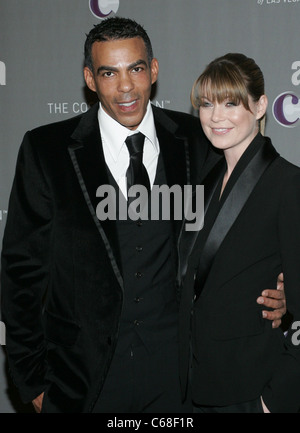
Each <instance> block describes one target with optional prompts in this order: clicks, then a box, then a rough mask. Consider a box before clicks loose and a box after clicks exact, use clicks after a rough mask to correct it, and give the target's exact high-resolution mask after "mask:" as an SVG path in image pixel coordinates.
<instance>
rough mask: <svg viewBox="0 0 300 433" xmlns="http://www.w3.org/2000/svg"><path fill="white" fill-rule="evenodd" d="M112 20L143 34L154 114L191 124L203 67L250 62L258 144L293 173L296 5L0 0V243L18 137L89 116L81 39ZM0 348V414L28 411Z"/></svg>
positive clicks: (298, 92) (299, 85)
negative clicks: (259, 90) (177, 116)
mask: <svg viewBox="0 0 300 433" xmlns="http://www.w3.org/2000/svg"><path fill="white" fill-rule="evenodd" d="M111 15H118V16H123V17H130V18H133V19H135V20H136V21H138V22H139V23H140V24H142V25H143V26H144V27H145V29H146V30H147V32H148V34H149V36H150V38H151V40H152V43H153V49H154V54H155V57H157V58H158V60H159V64H160V72H159V79H158V84H157V86H156V92H155V95H154V97H153V100H152V102H153V104H155V105H157V106H160V107H165V108H168V109H174V110H181V111H185V112H189V113H192V114H195V115H197V113H194V112H193V111H192V107H191V104H190V99H189V95H190V90H191V87H192V85H193V82H194V80H195V79H196V78H197V77H198V75H199V74H200V72H201V71H202V70H203V69H204V67H205V66H206V65H207V64H208V63H209V62H210V61H211V60H212V59H214V58H215V57H217V56H219V55H223V54H225V53H227V52H242V53H244V54H246V55H247V56H251V57H253V58H254V59H255V60H256V61H257V63H258V64H259V65H260V67H261V69H262V71H263V72H264V75H265V80H266V93H267V95H268V98H269V107H268V113H267V125H266V135H268V136H270V137H271V138H272V140H273V143H274V145H275V146H276V148H277V150H278V151H279V152H280V153H281V154H282V156H284V157H285V158H286V159H288V160H289V161H291V162H293V163H294V164H296V165H300V51H299V25H300V0H151V1H149V0H63V1H62V0H0V241H1V243H2V236H3V230H4V227H5V223H6V216H7V206H8V199H9V194H10V189H11V184H12V181H13V176H14V170H15V163H16V157H17V152H18V149H19V146H20V143H21V140H22V138H23V135H24V133H25V132H26V131H27V130H29V129H32V128H35V127H37V126H40V125H42V124H47V123H51V122H56V121H59V120H63V119H67V118H69V117H72V116H76V115H78V114H80V113H82V112H85V111H87V110H88V109H89V106H90V105H91V104H92V103H93V102H94V101H93V98H92V95H91V94H90V93H89V92H87V89H86V87H85V84H84V79H83V73H82V69H83V45H84V41H85V35H86V34H87V33H88V32H89V30H90V29H91V28H92V27H93V25H94V24H97V23H99V22H100V21H101V20H103V19H105V18H106V17H108V16H111ZM66 200H67V197H66ZM0 342H1V347H0V349H1V350H0V413H7V412H8V413H15V412H28V411H31V410H32V409H31V405H23V404H22V402H21V401H20V399H19V397H18V394H17V392H16V390H15V389H14V386H13V384H12V383H11V381H10V378H9V373H8V366H7V363H6V359H5V328H4V324H3V323H2V322H0Z"/></svg>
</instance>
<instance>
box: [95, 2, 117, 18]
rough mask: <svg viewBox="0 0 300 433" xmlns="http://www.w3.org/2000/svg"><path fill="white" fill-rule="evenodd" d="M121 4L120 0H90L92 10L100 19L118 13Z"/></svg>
mask: <svg viewBox="0 0 300 433" xmlns="http://www.w3.org/2000/svg"><path fill="white" fill-rule="evenodd" d="M119 6H120V0H90V11H91V12H92V14H93V15H94V16H95V17H97V18H100V19H104V18H107V17H108V16H109V15H111V14H112V13H116V12H117V11H118V9H119Z"/></svg>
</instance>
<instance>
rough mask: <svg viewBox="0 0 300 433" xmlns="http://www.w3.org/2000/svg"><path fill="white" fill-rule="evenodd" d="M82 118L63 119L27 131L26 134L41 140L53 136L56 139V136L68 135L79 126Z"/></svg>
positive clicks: (80, 116) (79, 116)
mask: <svg viewBox="0 0 300 433" xmlns="http://www.w3.org/2000/svg"><path fill="white" fill-rule="evenodd" d="M82 116H83V115H82V114H80V115H78V116H75V117H71V118H69V119H64V120H60V121H57V122H52V123H48V124H44V125H41V126H38V127H36V128H34V129H31V130H30V131H28V133H29V134H30V135H31V136H32V137H41V138H42V137H43V138H44V137H45V138H46V137H48V138H51V137H53V136H56V137H57V136H66V135H70V134H72V132H73V131H74V129H75V128H76V127H77V125H78V124H79V122H80V120H81V118H82Z"/></svg>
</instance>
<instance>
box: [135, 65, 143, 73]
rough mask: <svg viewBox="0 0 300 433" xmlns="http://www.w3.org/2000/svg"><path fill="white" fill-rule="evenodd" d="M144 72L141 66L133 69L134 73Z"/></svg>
mask: <svg viewBox="0 0 300 433" xmlns="http://www.w3.org/2000/svg"><path fill="white" fill-rule="evenodd" d="M142 70H143V68H142V67H141V66H136V67H135V68H133V72H141V71H142Z"/></svg>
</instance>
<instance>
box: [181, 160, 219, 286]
mask: <svg viewBox="0 0 300 433" xmlns="http://www.w3.org/2000/svg"><path fill="white" fill-rule="evenodd" d="M224 167H225V161H224V159H221V160H220V161H218V162H217V164H216V165H215V166H214V168H213V169H212V170H211V171H210V172H209V174H208V175H207V176H206V178H205V180H204V181H203V184H204V185H205V187H204V216H205V214H206V211H207V209H208V206H209V204H210V201H211V199H212V197H213V195H214V192H215V190H216V187H217V185H218V183H219V181H220V179H221V176H222V175H224ZM193 198H194V197H193ZM194 208H195V207H194ZM198 234H199V231H196V230H195V231H185V230H184V227H183V230H182V233H181V236H180V239H179V242H178V250H179V256H180V268H179V274H178V280H179V281H181V280H183V279H184V277H185V275H186V271H187V264H188V259H189V256H190V254H191V252H192V249H193V247H194V245H195V242H196V239H197V237H198Z"/></svg>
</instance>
